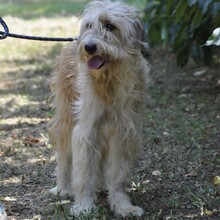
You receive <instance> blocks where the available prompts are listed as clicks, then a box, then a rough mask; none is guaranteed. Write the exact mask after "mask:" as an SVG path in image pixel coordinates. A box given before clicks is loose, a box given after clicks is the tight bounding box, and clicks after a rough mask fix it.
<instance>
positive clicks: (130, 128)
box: [50, 1, 148, 216]
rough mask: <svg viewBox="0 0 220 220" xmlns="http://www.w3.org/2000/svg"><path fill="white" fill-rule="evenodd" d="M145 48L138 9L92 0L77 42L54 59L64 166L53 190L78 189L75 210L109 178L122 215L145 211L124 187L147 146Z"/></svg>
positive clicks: (56, 138) (56, 140) (57, 136)
mask: <svg viewBox="0 0 220 220" xmlns="http://www.w3.org/2000/svg"><path fill="white" fill-rule="evenodd" d="M147 54H148V45H147V43H145V42H144V31H143V27H142V24H141V22H140V21H139V19H138V18H137V14H136V11H135V9H134V8H133V7H131V6H127V5H125V4H122V3H119V2H110V1H93V2H90V3H89V4H88V5H87V7H86V9H85V12H84V14H83V17H82V23H81V29H80V37H79V40H78V41H77V42H74V43H72V44H70V45H69V46H67V47H66V48H64V50H63V52H62V54H61V55H60V56H59V57H58V59H57V61H56V65H55V71H54V73H53V78H52V91H53V95H54V106H55V110H56V112H55V115H54V117H53V118H52V120H51V122H50V135H51V140H52V142H53V144H54V145H55V146H56V147H57V164H58V165H57V169H56V173H57V187H55V188H54V189H52V190H51V191H52V192H53V193H57V192H60V193H61V194H66V193H71V194H74V196H75V203H74V204H73V206H72V208H71V212H72V213H73V214H74V215H79V214H80V213H81V212H82V211H87V212H89V211H91V209H92V208H94V207H95V202H96V192H97V191H99V190H102V189H103V185H104V183H105V185H106V188H107V190H108V193H109V197H108V199H109V203H110V206H111V209H112V210H113V211H115V213H116V214H120V215H122V216H128V215H129V214H130V213H132V214H133V215H136V216H141V215H142V214H143V210H142V209H141V208H139V207H137V206H133V205H132V204H131V202H130V200H129V197H128V196H127V194H126V193H125V190H124V188H125V185H126V183H127V180H128V176H129V171H130V170H131V165H132V161H133V160H134V159H135V158H136V157H137V155H138V153H139V151H140V150H141V148H142V134H141V133H142V132H141V128H142V115H143V110H144V108H145V106H144V93H145V89H146V84H147V78H148V77H147V75H148V61H147V57H146V55H147ZM106 179H107V180H106ZM104 181H105V182H104Z"/></svg>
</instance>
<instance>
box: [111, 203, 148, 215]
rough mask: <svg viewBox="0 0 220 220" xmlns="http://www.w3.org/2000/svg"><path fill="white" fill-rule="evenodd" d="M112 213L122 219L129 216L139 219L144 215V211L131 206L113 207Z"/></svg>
mask: <svg viewBox="0 0 220 220" xmlns="http://www.w3.org/2000/svg"><path fill="white" fill-rule="evenodd" d="M114 212H115V214H116V215H122V216H123V217H126V216H130V215H133V216H137V217H141V216H142V215H143V214H144V211H143V209H142V208H140V207H138V206H132V205H130V206H127V207H115V208H114Z"/></svg>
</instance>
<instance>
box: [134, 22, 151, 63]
mask: <svg viewBox="0 0 220 220" xmlns="http://www.w3.org/2000/svg"><path fill="white" fill-rule="evenodd" d="M134 27H135V31H136V39H137V41H138V43H139V44H140V46H141V54H142V56H143V57H144V58H145V59H147V60H148V59H149V58H150V52H149V45H148V43H147V42H146V33H145V30H144V25H143V22H142V21H141V20H140V19H138V18H137V20H136V21H135V25H134Z"/></svg>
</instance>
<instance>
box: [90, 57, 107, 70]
mask: <svg viewBox="0 0 220 220" xmlns="http://www.w3.org/2000/svg"><path fill="white" fill-rule="evenodd" d="M104 62H105V60H104V59H102V58H101V57H99V56H95V57H92V58H91V59H90V60H89V61H88V64H87V65H88V67H89V68H90V69H99V68H100V67H101V66H102V65H103V64H104Z"/></svg>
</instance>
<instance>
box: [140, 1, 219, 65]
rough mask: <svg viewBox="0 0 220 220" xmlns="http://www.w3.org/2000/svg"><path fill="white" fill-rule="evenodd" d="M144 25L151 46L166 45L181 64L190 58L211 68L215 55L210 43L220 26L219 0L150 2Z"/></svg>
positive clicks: (146, 10) (146, 9)
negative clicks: (210, 38) (214, 32)
mask: <svg viewBox="0 0 220 220" xmlns="http://www.w3.org/2000/svg"><path fill="white" fill-rule="evenodd" d="M144 22H145V25H146V30H147V33H148V38H149V40H150V43H152V44H158V43H162V44H163V45H164V46H166V47H167V46H169V47H171V48H172V50H173V51H174V52H175V53H176V54H177V65H179V66H184V65H185V64H186V63H187V62H188V60H189V57H190V56H191V57H193V59H194V60H195V61H196V63H197V64H199V65H202V64H206V65H211V64H212V60H213V54H212V50H211V47H210V46H207V45H206V41H207V40H208V39H209V37H210V36H211V35H212V32H213V31H214V29H216V28H217V27H220V2H219V0H181V1H179V0H164V1H160V0H148V1H147V5H146V8H145V15H144Z"/></svg>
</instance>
